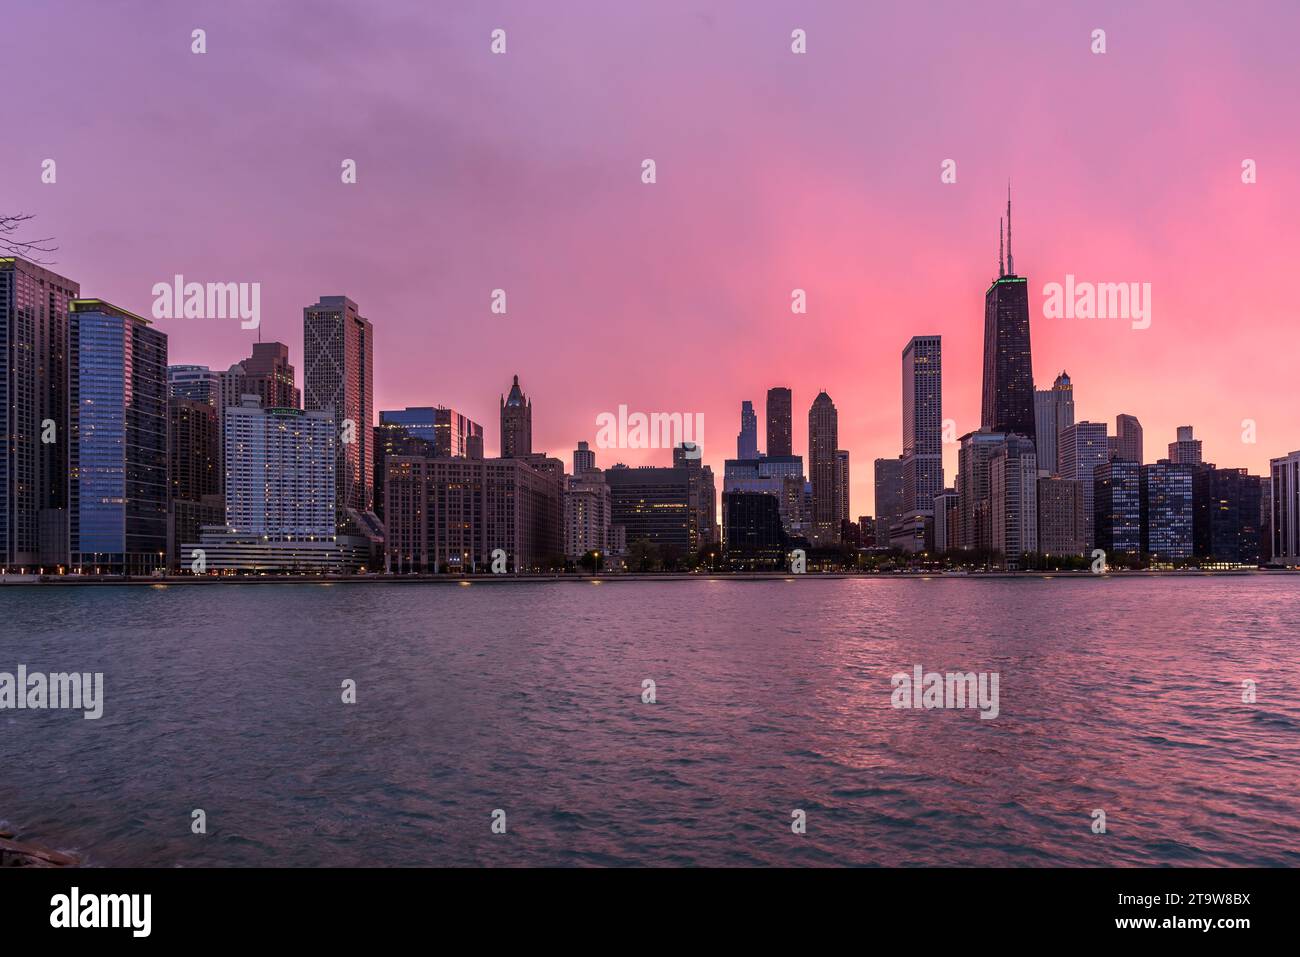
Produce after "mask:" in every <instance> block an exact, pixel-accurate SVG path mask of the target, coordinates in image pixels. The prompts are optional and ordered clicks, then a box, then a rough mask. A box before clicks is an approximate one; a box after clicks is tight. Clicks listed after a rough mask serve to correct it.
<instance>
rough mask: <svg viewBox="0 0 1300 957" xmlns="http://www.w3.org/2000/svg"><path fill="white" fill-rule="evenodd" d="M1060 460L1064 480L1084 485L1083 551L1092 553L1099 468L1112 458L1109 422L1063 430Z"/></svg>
mask: <svg viewBox="0 0 1300 957" xmlns="http://www.w3.org/2000/svg"><path fill="white" fill-rule="evenodd" d="M1057 457H1058V461H1059V463H1060V469H1059V470H1058V471H1059V472H1060V475H1061V478H1063V479H1068V480H1070V481H1073V482H1078V483H1080V487H1081V489H1082V492H1083V547H1084V549H1085V550H1091V549H1092V547H1093V545H1094V544H1095V543H1096V540H1097V536H1096V527H1095V510H1094V507H1093V503H1094V500H1093V495H1094V493H1095V490H1096V485H1095V484H1094V482H1093V478H1094V476H1095V475H1096V471H1097V468H1098V466H1100V465H1103V464H1104V463H1105V462H1106V461H1107V459H1109V458H1110V446H1109V443H1108V442H1107V440H1106V423H1105V422H1087V421H1084V422H1075V423H1074V424H1073V425H1068V426H1066V427H1065V428H1064V429H1062V430H1061V434H1060V436H1059V438H1058V445H1057Z"/></svg>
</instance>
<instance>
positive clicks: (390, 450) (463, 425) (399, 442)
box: [372, 406, 483, 518]
mask: <svg viewBox="0 0 1300 957" xmlns="http://www.w3.org/2000/svg"><path fill="white" fill-rule="evenodd" d="M482 441H483V426H481V425H479V424H478V423H477V422H475V421H473V420H472V419H470V418H469V416H467V415H462V414H461V413H459V412H457V411H456V410H455V409H448V408H446V407H445V406H407V407H406V408H405V409H383V410H380V412H379V424H378V425H377V426H375V429H374V443H373V445H374V468H373V470H372V471H373V474H374V476H375V499H374V501H375V504H374V510H375V514H376V515H378V516H379V517H380V518H383V516H384V474H385V463H386V462H387V461H388V457H389V456H390V455H426V456H437V457H454V456H455V457H461V458H463V457H466V456H469V455H470V449H471V446H472V445H473V444H474V443H475V442H478V443H479V446H480V448H481V445H482ZM479 457H480V458H481V457H482V456H481V455H479Z"/></svg>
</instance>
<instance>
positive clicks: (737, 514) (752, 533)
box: [722, 492, 787, 568]
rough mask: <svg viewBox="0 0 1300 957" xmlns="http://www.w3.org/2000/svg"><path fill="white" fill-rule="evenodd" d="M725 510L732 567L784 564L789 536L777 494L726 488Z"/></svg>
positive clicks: (728, 558) (723, 498) (724, 536)
mask: <svg viewBox="0 0 1300 957" xmlns="http://www.w3.org/2000/svg"><path fill="white" fill-rule="evenodd" d="M722 514H723V527H724V529H725V531H724V534H723V538H724V539H725V541H726V551H727V562H728V563H729V564H730V565H732V567H742V568H775V567H778V566H780V565H782V564H784V562H785V554H786V550H787V539H786V535H785V529H784V528H782V525H781V509H780V502H779V501H778V499H777V497H776V496H775V495H768V494H766V493H765V492H723V493H722Z"/></svg>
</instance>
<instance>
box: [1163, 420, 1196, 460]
mask: <svg viewBox="0 0 1300 957" xmlns="http://www.w3.org/2000/svg"><path fill="white" fill-rule="evenodd" d="M1169 461H1171V462H1173V463H1174V464H1176V465H1200V464H1201V440H1200V439H1194V438H1192V427H1191V426H1190V425H1180V426H1179V427H1178V438H1177V439H1176V440H1174V441H1173V442H1170V443H1169Z"/></svg>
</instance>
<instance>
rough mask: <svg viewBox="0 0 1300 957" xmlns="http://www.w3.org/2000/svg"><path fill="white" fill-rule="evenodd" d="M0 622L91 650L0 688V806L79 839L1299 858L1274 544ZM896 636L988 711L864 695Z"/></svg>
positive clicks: (680, 858) (380, 593) (1296, 594)
mask: <svg viewBox="0 0 1300 957" xmlns="http://www.w3.org/2000/svg"><path fill="white" fill-rule="evenodd" d="M0 619H2V623H0V672H11V673H12V672H15V671H16V670H17V666H18V665H19V664H24V665H26V666H27V667H28V669H29V670H30V671H43V672H57V671H74V670H75V671H87V672H95V671H102V672H103V673H104V676H105V677H104V696H105V704H104V714H103V717H102V718H101V719H99V720H97V721H88V720H85V719H83V718H82V717H81V714H80V712H74V711H50V710H47V711H33V710H22V711H17V710H4V711H0V820H3V821H7V822H9V826H10V827H11V828H12V829H15V830H17V831H18V832H19V834H20V837H22V838H26V839H30V840H33V841H38V842H40V843H44V844H46V845H48V846H51V847H56V848H61V849H67V850H73V851H76V852H77V853H80V854H82V855H84V856H85V858H86V860H87V861H88V863H91V864H100V865H157V866H187V867H193V866H208V865H309V866H317V865H752V864H763V865H771V864H792V865H841V864H855V865H856V864H869V865H942V864H951V865H1047V864H1058V865H1164V864H1172V865H1252V864H1253V865H1288V866H1296V865H1300V579H1298V578H1296V577H1288V578H1285V579H1281V578H1269V577H1264V576H1254V577H1190V578H1163V579H1148V578H1136V577H1135V578H1132V579H1124V578H1122V577H1116V578H1111V579H1104V580H1103V579H1092V578H1088V579H1082V580H1079V579H1063V578H1056V579H1052V580H1043V579H1039V578H1025V579H987V580H980V579H936V580H918V579H899V578H874V579H864V580H816V579H815V578H814V577H809V578H806V579H801V580H798V581H788V582H787V581H779V580H778V581H748V582H747V581H707V580H689V581H663V582H614V583H605V584H592V583H565V584H529V583H512V584H495V583H493V584H474V585H469V586H448V585H410V584H405V585H403V584H397V585H388V584H384V585H380V584H366V585H324V584H315V585H284V584H263V585H239V586H211V587H198V586H189V587H186V586H170V587H165V588H164V587H63V588H58V587H4V588H0ZM915 665H921V666H922V667H923V668H924V669H925V670H926V671H931V670H935V671H963V672H967V671H974V672H996V673H997V674H998V676H999V714H998V716H997V717H996V718H995V719H993V720H983V719H981V718H980V715H979V712H978V711H976V710H970V709H967V710H956V709H954V710H946V709H934V710H925V709H921V710H913V709H896V708H894V707H892V706H891V693H892V691H893V689H892V686H891V681H890V677H891V675H893V674H894V673H896V672H909V673H910V672H911V671H912V669H913V667H914V666H915ZM345 679H351V680H353V681H355V682H356V688H357V692H356V697H357V700H356V703H355V704H344V703H343V702H342V700H341V698H342V690H341V685H342V683H343V682H344V681H345ZM645 679H651V680H653V681H654V682H655V696H656V700H655V702H654V703H653V704H649V703H643V701H642V687H643V685H642V683H643V681H644V680H645ZM1245 680H1252V681H1254V682H1256V689H1257V690H1256V695H1257V700H1256V701H1255V702H1254V703H1243V700H1242V696H1243V691H1242V682H1243V681H1245ZM195 808H201V809H203V810H204V812H205V813H206V817H207V828H208V833H207V834H204V835H196V834H193V833H191V826H190V825H191V812H192V811H193V810H194V809H195ZM497 809H500V810H502V811H504V812H505V823H506V833H505V834H494V833H493V832H492V821H493V812H494V810H497ZM796 809H798V810H802V811H803V812H804V813H805V815H806V833H804V834H795V833H793V832H792V830H791V822H792V820H793V818H792V811H794V810H796ZM1094 810H1102V811H1104V812H1105V820H1106V833H1104V834H1097V833H1093V822H1094V817H1093V811H1094Z"/></svg>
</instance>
